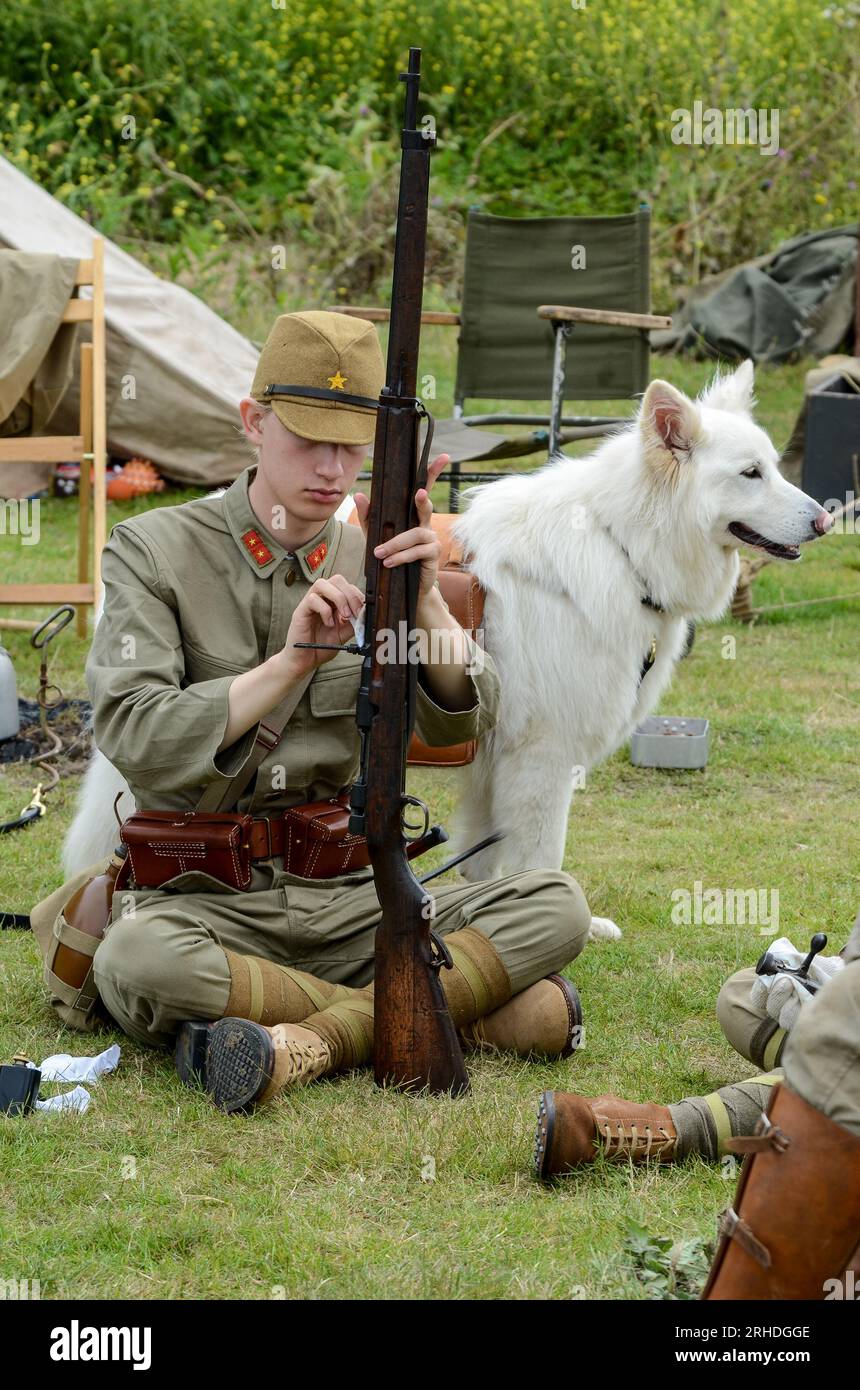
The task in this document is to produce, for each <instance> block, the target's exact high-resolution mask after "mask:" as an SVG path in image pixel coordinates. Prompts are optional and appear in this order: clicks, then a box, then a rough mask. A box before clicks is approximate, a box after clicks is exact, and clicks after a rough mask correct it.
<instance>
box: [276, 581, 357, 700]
mask: <svg viewBox="0 0 860 1390" xmlns="http://www.w3.org/2000/svg"><path fill="white" fill-rule="evenodd" d="M363 603H364V594H363V593H362V592H361V590H360V589H358V588H356V586H355V584H350V582H349V580H348V579H344V577H343V575H342V574H333V575H332V576H331V578H330V579H315V580H314V582H313V584H312V585H311V587H310V588H309V589H308V591H307V593H306V594H305V596H304V598H303V599H302V601H301V603H300V604H299V605H298V607H297V608H296V611H295V613H294V614H293V616H292V619H291V621H290V627H289V631H288V633H287V640H286V643H285V645H284V650H283V652H282V653H281V656H282V658H283V667H284V671H285V672H286V674H287V676H288V679H290V680H294V679H298V678H300V677H301V676H304V675H306V674H307V672H308V671H311V670H313V668H314V667H315V666H322V665H323V664H324V662H326V661H331V660H333V658H334V657H336V656H337V652H336V651H314V650H313V649H311V650H308V649H307V648H302V647H296V646H294V645H293V644H294V643H295V642H335V643H337V645H338V646H342V645H343V644H344V643H345V642H348V641H349V640H350V638H351V637H352V636H353V627H352V623H351V622H350V621H349V617H350V614H352V615H353V617H357V616H358V614H359V612H360V611H361V607H362V604H363Z"/></svg>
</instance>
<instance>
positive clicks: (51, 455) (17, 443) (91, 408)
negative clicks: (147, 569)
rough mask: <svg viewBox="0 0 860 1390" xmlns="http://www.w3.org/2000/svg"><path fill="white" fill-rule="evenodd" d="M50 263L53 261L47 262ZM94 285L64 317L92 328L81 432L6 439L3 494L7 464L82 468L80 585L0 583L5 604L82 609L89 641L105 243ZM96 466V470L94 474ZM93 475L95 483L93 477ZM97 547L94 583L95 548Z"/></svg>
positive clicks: (96, 532) (85, 280)
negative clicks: (69, 464)
mask: <svg viewBox="0 0 860 1390" xmlns="http://www.w3.org/2000/svg"><path fill="white" fill-rule="evenodd" d="M46 259H47V258H46ZM81 285H91V286H92V297H91V298H89V299H84V298H82V297H81V296H80V295H75V294H74V293H73V294H72V297H71V298H70V299H69V302H68V304H67V305H66V308H65V311H64V313H63V317H62V323H64V324H69V323H73V324H77V323H90V324H92V342H91V343H83V342H82V343H81V345H80V416H79V422H78V433H77V434H73V435H31V436H28V437H26V438H21V437H19V436H15V437H13V438H10V439H3V440H0V496H2V495H3V474H2V465H3V464H4V463H6V462H9V463H13V462H15V463H18V462H24V463H65V462H79V463H80V465H81V473H80V483H79V486H78V537H77V566H76V568H77V582H76V583H75V582H67V583H55V584H0V604H24V605H29V604H34V605H50V606H51V607H55V606H56V605H57V604H59V603H71V604H74V605H76V607H77V632H78V636H79V637H84V636H86V632H87V615H86V608H87V607H88V606H94V605H95V604H96V602H97V600H98V594H99V584H100V575H99V560H100V557H101V553H102V550H103V549H104V545H105V537H106V495H105V457H106V443H105V434H106V398H105V317H104V312H105V302H104V241H103V240H102V238H101V237H95V238H94V239H93V254H92V258H91V259H87V260H82V261H80V262H79V265H78V270H77V274H76V276H75V288H76V289H78V290H79V289H80V286H81ZM91 465H92V469H91ZM91 471H92V480H91V478H90V474H91ZM91 542H92V580H91V579H90V548H91ZM43 621H44V620H43V619H42V618H38V619H36V620H35V621H30V620H29V619H25V618H0V628H18V629H22V630H26V629H34V628H36V627H38V626H40V624H41V623H42V622H43Z"/></svg>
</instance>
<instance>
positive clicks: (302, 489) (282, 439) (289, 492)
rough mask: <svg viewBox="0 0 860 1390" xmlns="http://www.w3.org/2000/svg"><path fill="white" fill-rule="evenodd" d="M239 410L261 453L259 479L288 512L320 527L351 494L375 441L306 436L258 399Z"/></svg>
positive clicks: (249, 435) (249, 437) (246, 429)
mask: <svg viewBox="0 0 860 1390" xmlns="http://www.w3.org/2000/svg"><path fill="white" fill-rule="evenodd" d="M240 410H241V413H242V423H243V424H244V426H245V434H246V435H247V437H248V439H249V440H250V441H251V443H252V444H254V445H255V446H256V448H257V449H258V450H259V451H260V463H259V467H258V470H257V476H258V478H261V479H262V481H263V482H264V483H265V485H266V487H267V490H268V491H269V492H270V493H271V495H272V497H273V498H274V499H275V501H276V502H278V503H280V504H281V506H282V507H283V508H284V510H285V511H286V512H287V513H288V514H289V515H291V516H293V517H296V518H297V519H299V518H300V519H301V520H303V521H317V520H318V521H319V523H320V526H322V525H323V523H324V522H325V521H326V520H327V519H328V517H330V516H331V514H332V512H334V511H336V510H337V508H338V506H339V505H340V503H341V502H342V501H343V499H344V497H345V496H346V495H347V493H348V492H351V490H352V487H353V485H354V483H355V480H356V478H357V476H358V474H359V472H360V471H361V467H362V464H363V463H364V462H365V460H366V459H367V457H368V455H369V453H370V451H371V448H372V445H370V444H325V443H317V442H315V441H314V440H312V439H304V438H302V436H301V435H298V434H293V432H292V430H288V429H287V427H286V425H282V424H281V422H280V420H279V419H278V417H277V415H276V414H275V412H274V411H273V410H271V409H268V408H266V407H265V406H261V405H259V403H258V402H257V401H254V400H250V399H246V400H243V401H242V403H241V405H240Z"/></svg>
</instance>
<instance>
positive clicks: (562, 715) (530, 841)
mask: <svg viewBox="0 0 860 1390" xmlns="http://www.w3.org/2000/svg"><path fill="white" fill-rule="evenodd" d="M752 384H753V373H752V364H751V363H749V362H746V363H744V364H743V365H742V366H741V367H739V368H738V370H737V371H736V372H735V373H734V374H733V375H731V376H729V377H723V378H718V379H717V380H715V381H714V382H713V383H712V385H711V386H710V387H709V389H708V390H707V391H706V392H705V393H704V394H703V396H702V397H701V398H700V400H699V401H698V402H693V401H691V400H689V399H688V398H687V397H686V396H684V395H682V394H681V393H680V392H679V391H676V390H675V389H674V388H673V387H672V386H670V385H669V384H668V383H666V382H662V381H655V382H653V383H652V384H651V386H650V387H649V388H648V391H647V392H646V393H645V397H644V400H643V402H642V405H641V408H640V410H639V412H638V415H637V416H636V418H635V420H634V421H633V422H632V423H631V424H630V425H625V426H624V427H622V428H621V429H620V430H618V431H617V432H615V433H614V434H613V435H612V436H611V437H609V438H607V440H606V441H605V442H604V443H603V444H602V445H601V446H600V447H599V448H598V449H597V450H596V451H595V453H594V454H592V455H590V456H589V457H587V458H568V457H566V456H564V455H560V456H559V457H558V458H556V459H554V460H551V461H550V463H548V464H547V465H546V466H545V467H544V468H542V469H540V470H539V471H538V472H536V473H534V474H532V475H531V476H526V475H521V476H519V477H511V478H505V479H502V480H500V481H498V482H494V483H489V484H485V485H484V486H481V487H477V488H470V489H469V490H468V493H467V496H468V498H469V499H470V505H469V507H468V510H467V511H466V513H465V514H464V516H463V518H462V519H461V520H460V521H459V522H458V523H457V527H456V531H457V533H458V535H459V538H460V540H461V542H462V543H463V546H464V549H465V551H466V555H467V562H468V564H469V568H470V569H471V570H473V572H474V573H475V574H476V575H477V576H478V578H479V579H480V581H481V583H482V585H483V586H484V588H485V589H486V591H487V597H486V603H485V609H484V643H485V646H486V649H487V651H488V652H489V653H490V654H491V655H492V657H493V658H494V660H495V663H496V666H497V668H498V671H499V676H500V680H501V689H502V699H501V713H500V718H499V722H498V723H497V724H496V726H495V727H494V728H493V729H491V730H490V731H489V733H487V734H486V735H485V736H484V737H483V738H482V740H481V743H480V745H479V749H478V754H477V757H476V759H475V761H474V763H473V764H472V765H471V766H470V767H469V768H468V769H467V773H466V777H465V788H464V792H463V795H462V797H461V800H460V803H459V805H458V808H457V814H456V820H455V831H456V833H455V837H454V845H455V848H462V847H465V845H467V844H474V843H475V842H476V841H478V840H481V839H483V838H484V837H485V836H487V835H488V834H489V833H490V832H491V831H493V830H501V831H503V832H505V838H504V839H503V840H501V841H500V842H498V843H497V844H494V845H492V846H490V847H489V848H488V849H487V850H485V851H483V852H481V853H480V854H478V855H475V856H473V857H472V858H471V859H468V860H466V862H465V863H464V864H463V866H462V873H463V874H464V876H465V877H466V878H468V879H471V880H478V879H486V878H494V877H497V876H499V875H501V874H507V873H516V872H520V871H522V870H525V869H533V868H547V869H558V868H560V867H561V864H562V861H563V858H564V852H565V839H566V832H567V820H568V810H569V807H570V802H571V796H572V792H573V789H574V782H575V776H574V769H583V770H584V773H587V771H588V770H589V769H590V768H593V767H594V766H595V764H596V763H598V762H600V761H601V759H603V758H606V757H608V756H609V755H610V754H611V753H613V752H614V751H615V750H616V749H618V748H619V747H621V745H622V744H624V743H625V742H626V740H627V739H628V738H629V737H630V735H631V733H632V731H633V729H634V727H635V726H636V724H638V723H639V721H640V720H641V719H642V718H644V716H645V715H647V714H649V713H650V712H651V711H652V710H654V708H655V707H656V705H657V704H658V702H659V700H660V698H661V696H662V695H663V694H664V692H665V691H666V689H667V687H668V685H669V683H670V681H671V679H672V673H673V671H674V668H675V663H676V662H677V660H678V658H679V656H680V654H681V652H682V651H683V649H684V646H685V643H686V637H687V625H688V622H689V621H690V620H712V619H715V618H718V617H719V616H720V615H721V614H722V613H723V612H724V611H725V610H726V608H727V606H728V605H729V603H730V601H731V597H732V594H733V592H734V589H735V585H736V582H737V577H738V569H739V559H738V553H737V551H738V546H739V545H740V541H738V540H737V539H735V537H734V536H733V535H731V534H730V533H729V532H728V530H727V529H726V528H727V526H728V525H729V523H730V522H737V521H740V522H742V523H743V524H744V525H747V526H748V527H750V528H751V529H753V530H757V531H759V532H760V533H763V534H764V535H766V537H767V538H768V540H774V541H777V542H779V543H781V544H794V543H799V542H801V541H804V540H808V539H812V538H813V535H814V532H813V530H812V522H813V521H814V520H816V519H817V520H818V522H819V525H822V524H824V523H822V520H821V518H822V515H823V513H822V508H821V507H820V506H819V505H818V503H817V502H815V501H813V499H812V498H811V497H807V496H806V495H805V494H804V493H802V492H800V491H799V489H797V488H795V487H792V486H791V485H790V484H789V483H788V482H786V481H785V479H784V478H783V477H782V475H781V474H780V472H779V469H778V467H777V453H776V450H775V449H774V447H773V444H772V443H771V441H770V439H769V438H768V436H767V435H766V434H765V433H764V431H763V430H761V429H759V427H758V426H757V425H756V424H755V423H754V422H753V420H752V416H751V408H752ZM752 465H756V466H757V467H758V468H759V469H760V472H761V475H762V476H761V477H760V478H758V479H750V478H745V477H742V476H741V473H742V471H743V470H744V469H745V468H749V467H750V466H752ZM607 528H610V529H611V531H612V533H613V534H614V537H615V539H613V538H612V536H611V535H610V534H608V533H607ZM619 542H620V544H619ZM622 546H623V547H624V549H626V551H627V552H628V556H629V558H627V556H625V554H624V551H623V550H622V548H621V547H622ZM643 581H644V584H645V585H646V586H647V589H648V591H649V592H650V596H651V598H652V599H654V600H655V601H656V602H658V603H659V604H660V605H662V607H663V608H664V609H665V610H666V612H665V613H659V612H655V611H654V609H652V608H650V607H647V606H645V605H643V604H642V602H641V599H642V594H643ZM652 635H655V636H656V638H657V656H656V661H655V663H654V665H653V667H652V668H651V670H650V671H649V672H648V674H647V675H646V676H645V678H644V680H642V681H641V683H640V672H641V670H642V664H643V660H644V658H645V655H646V652H647V651H648V649H649V645H650V643H651V638H652ZM582 775H583V774H582V773H580V774H578V776H580V777H581V776H582ZM616 930H617V929H616ZM598 931H599V928H598V927H597V923H595V931H594V932H593V935H596V934H598Z"/></svg>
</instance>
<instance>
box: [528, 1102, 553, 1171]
mask: <svg viewBox="0 0 860 1390" xmlns="http://www.w3.org/2000/svg"><path fill="white" fill-rule="evenodd" d="M554 1129H555V1101H554V1100H553V1098H552V1091H544V1092H543V1094H542V1095H541V1098H540V1102H539V1104H538V1115H537V1128H536V1129H535V1144H534V1155H533V1165H534V1174H535V1177H536V1178H538V1179H540V1181H541V1182H549V1181H550V1180H551V1179H552V1178H553V1176H554V1174H553V1173H550V1172H548V1171H547V1167H548V1164H549V1154H550V1149H551V1148H552V1139H553V1130H554Z"/></svg>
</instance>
